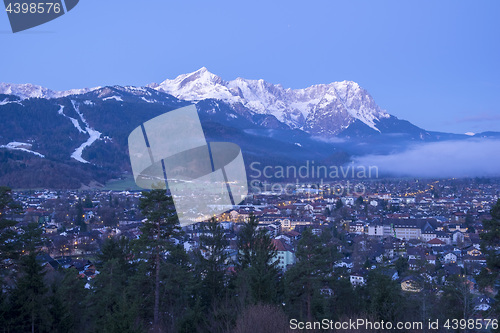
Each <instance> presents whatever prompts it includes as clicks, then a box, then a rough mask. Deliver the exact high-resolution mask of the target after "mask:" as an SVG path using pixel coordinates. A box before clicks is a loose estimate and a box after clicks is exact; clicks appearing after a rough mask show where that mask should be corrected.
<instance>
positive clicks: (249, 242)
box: [238, 215, 279, 304]
mask: <svg viewBox="0 0 500 333" xmlns="http://www.w3.org/2000/svg"><path fill="white" fill-rule="evenodd" d="M258 223H259V222H258V220H257V218H256V217H255V216H254V215H250V218H249V220H248V221H247V222H246V223H245V224H244V225H243V227H242V228H241V230H240V235H239V239H238V259H239V260H238V261H239V264H238V268H239V272H238V277H239V280H240V285H241V284H245V287H247V288H248V289H249V292H250V299H251V302H252V303H254V304H257V303H261V302H262V303H271V302H273V301H276V298H277V291H278V280H279V277H278V274H279V271H278V268H277V265H278V261H277V260H276V258H277V253H278V252H277V250H276V248H275V246H274V244H273V241H272V238H271V237H270V236H269V234H268V233H267V232H266V230H265V229H263V228H261V229H258V228H257V227H258Z"/></svg>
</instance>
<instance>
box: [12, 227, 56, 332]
mask: <svg viewBox="0 0 500 333" xmlns="http://www.w3.org/2000/svg"><path fill="white" fill-rule="evenodd" d="M41 234H42V231H41V229H40V228H39V227H38V224H37V223H30V224H28V225H27V226H25V227H24V228H23V233H22V235H21V239H20V241H21V245H22V253H23V255H22V257H21V260H20V272H19V278H18V279H17V281H16V287H15V289H14V291H13V293H12V300H11V302H12V311H13V313H14V317H15V318H16V320H15V321H14V324H13V325H14V327H15V329H16V330H18V331H22V332H24V331H31V332H35V329H36V327H38V326H40V325H41V322H42V318H43V317H44V316H45V315H46V313H45V310H46V307H45V306H44V305H45V304H44V302H45V293H46V292H47V287H46V286H45V283H44V275H45V272H44V271H43V267H42V266H40V264H39V263H38V262H37V256H38V254H39V247H40V245H41V243H42V241H41ZM37 330H38V329H37Z"/></svg>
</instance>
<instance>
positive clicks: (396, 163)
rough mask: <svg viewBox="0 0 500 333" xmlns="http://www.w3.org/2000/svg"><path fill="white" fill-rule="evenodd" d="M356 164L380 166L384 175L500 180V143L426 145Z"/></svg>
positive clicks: (474, 141) (365, 158) (369, 157)
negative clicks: (495, 177)
mask: <svg viewBox="0 0 500 333" xmlns="http://www.w3.org/2000/svg"><path fill="white" fill-rule="evenodd" d="M355 164H357V165H365V166H366V165H374V166H377V167H378V168H379V171H380V174H381V175H384V174H386V175H394V176H414V177H431V178H432V177H436V178H438V177H494V176H500V140H493V139H469V140H463V141H445V142H434V143H425V144H421V145H416V146H413V147H411V148H410V149H408V150H406V151H404V152H401V153H396V154H393V155H366V156H362V157H358V158H356V159H355Z"/></svg>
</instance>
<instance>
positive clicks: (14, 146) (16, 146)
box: [0, 141, 45, 158]
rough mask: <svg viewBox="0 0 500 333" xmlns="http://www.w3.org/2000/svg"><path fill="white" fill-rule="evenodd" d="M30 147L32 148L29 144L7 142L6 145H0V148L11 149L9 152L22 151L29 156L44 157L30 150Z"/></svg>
mask: <svg viewBox="0 0 500 333" xmlns="http://www.w3.org/2000/svg"><path fill="white" fill-rule="evenodd" d="M31 147H32V145H31V144H30V143H25V142H17V141H13V142H9V143H8V144H6V145H0V148H7V149H11V150H20V151H24V152H27V153H30V154H34V155H36V156H39V157H42V158H44V157H45V155H42V154H40V153H39V152H36V151H34V150H31Z"/></svg>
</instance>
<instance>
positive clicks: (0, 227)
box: [0, 186, 22, 260]
mask: <svg viewBox="0 0 500 333" xmlns="http://www.w3.org/2000/svg"><path fill="white" fill-rule="evenodd" d="M21 210H22V209H21V206H20V205H19V204H17V203H16V202H14V200H13V199H12V193H11V189H10V188H8V187H5V186H0V260H5V259H14V258H15V256H16V253H17V252H18V248H17V245H18V242H16V241H15V240H16V239H17V233H16V232H15V231H14V229H13V227H14V226H15V225H16V224H17V222H16V221H13V220H11V219H9V218H8V217H7V215H15V214H19V213H21Z"/></svg>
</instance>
